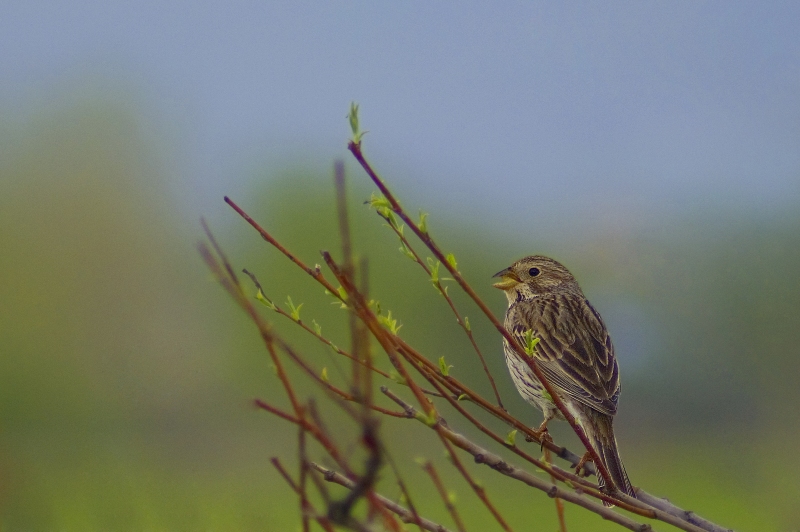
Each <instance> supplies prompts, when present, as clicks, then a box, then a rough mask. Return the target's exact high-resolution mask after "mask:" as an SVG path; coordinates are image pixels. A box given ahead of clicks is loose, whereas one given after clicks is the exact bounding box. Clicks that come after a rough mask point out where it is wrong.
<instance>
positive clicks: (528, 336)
mask: <svg viewBox="0 0 800 532" xmlns="http://www.w3.org/2000/svg"><path fill="white" fill-rule="evenodd" d="M523 338H524V340H525V345H524V346H523V347H524V348H525V354H527V355H528V356H529V357H533V356H535V355H536V344H538V343H539V338H537V337H535V336H534V335H533V331H532V330H530V329H528V330H527V331H525V334H524V336H523Z"/></svg>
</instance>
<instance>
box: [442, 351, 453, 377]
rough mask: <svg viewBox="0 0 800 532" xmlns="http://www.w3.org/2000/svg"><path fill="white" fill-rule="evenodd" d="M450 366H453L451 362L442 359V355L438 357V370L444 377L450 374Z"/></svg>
mask: <svg viewBox="0 0 800 532" xmlns="http://www.w3.org/2000/svg"><path fill="white" fill-rule="evenodd" d="M452 367H453V365H452V364H450V365H448V364H447V363H446V362H445V361H444V357H443V356H441V357H439V371H441V372H442V376H444V377H447V376H449V375H450V368H452Z"/></svg>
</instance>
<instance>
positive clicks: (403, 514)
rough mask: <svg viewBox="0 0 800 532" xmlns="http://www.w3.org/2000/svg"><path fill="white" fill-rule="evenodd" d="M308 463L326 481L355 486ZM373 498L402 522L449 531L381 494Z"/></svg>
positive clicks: (335, 473) (329, 470)
mask: <svg viewBox="0 0 800 532" xmlns="http://www.w3.org/2000/svg"><path fill="white" fill-rule="evenodd" d="M309 465H310V466H311V467H312V468H314V469H316V470H317V471H319V472H320V473H322V475H323V476H324V478H325V480H327V481H328V482H333V483H336V484H339V485H340V486H344V487H345V488H347V489H353V488H354V487H355V482H353V481H352V480H350V479H349V478H347V477H345V476H344V475H342V474H340V473H337V472H336V471H333V470H331V469H327V468H324V467H322V466H321V465H319V464H316V463H314V462H311V463H310V464H309ZM375 498H376V499H377V500H378V501H379V502H380V503H381V504H382V505H383V506H384V507H385V508H387V509H388V510H391V511H392V512H394V513H396V514H397V515H398V516H399V517H400V520H401V521H403V522H404V523H415V524H419V526H420V527H422V528H423V529H424V530H428V531H430V532H451V531H450V530H449V529H447V528H445V527H444V526H443V525H439V524H437V523H434V522H433V521H431V520H429V519H425V518H424V517H419V518H418V519H417V518H415V517H414V515H413V514H412V513H411V512H410V511H409V510H407V509H406V508H403V507H402V506H400V505H399V504H397V503H395V502H394V501H392V500H391V499H388V498H386V497H384V496H383V495H380V494H377V493H376V494H375Z"/></svg>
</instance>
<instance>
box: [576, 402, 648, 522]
mask: <svg viewBox="0 0 800 532" xmlns="http://www.w3.org/2000/svg"><path fill="white" fill-rule="evenodd" d="M592 414H593V415H591V417H592V421H593V422H594V423H593V425H594V427H593V430H591V431H589V432H590V434H587V435H588V436H589V438H590V440H591V442H592V445H593V446H594V449H595V451H597V454H598V455H599V456H600V459H601V460H603V464H604V465H605V466H606V469H608V473H609V474H610V475H611V480H613V481H614V487H616V488H617V489H618V490H620V491H622V492H624V493H627V494H628V495H630V496H631V497H636V493H635V492H634V491H633V486H631V481H630V480H629V479H628V473H626V472H625V466H624V465H622V459H621V458H620V457H619V449H618V448H617V439H616V438H615V437H614V427H613V426H612V424H611V419H612V418H611V416H608V415H606V414H602V413H600V412H597V411H595V412H592ZM597 476H598V479H599V480H598V483H599V485H600V489H601V490H603V491H605V489H604V488H605V487H606V482H605V479H604V478H603V477H602V475H600V474H598V475H597ZM606 506H609V505H608V504H606Z"/></svg>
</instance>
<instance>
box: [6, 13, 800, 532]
mask: <svg viewBox="0 0 800 532" xmlns="http://www.w3.org/2000/svg"><path fill="white" fill-rule="evenodd" d="M798 20H800V8H799V7H798V4H796V3H792V2H737V3H735V4H730V3H707V2H702V3H697V2H688V1H686V2H670V3H665V4H652V3H646V4H643V3H637V2H615V3H608V4H606V3H603V4H598V3H568V4H567V3H565V4H555V3H539V2H536V3H533V2H508V3H492V4H491V5H489V4H482V5H481V4H478V3H458V4H456V3H450V4H446V3H437V4H433V5H432V4H426V3H421V2H404V3H391V4H390V3H375V2H333V3H327V4H324V5H320V4H317V3H313V2H293V3H277V2H226V3H216V4H213V3H203V2H179V1H176V2H137V3H122V2H117V3H103V2H88V1H78V2H74V1H73V2H36V1H32V2H18V3H10V2H9V3H4V4H3V5H2V7H0V71H2V73H3V74H2V76H1V77H0V529H3V530H9V531H12V530H65V531H69V530H199V529H203V530H270V531H284V530H297V529H298V526H299V518H298V514H297V510H296V506H295V503H294V502H293V498H292V497H291V496H290V495H289V493H288V490H287V489H286V487H285V486H284V485H283V484H282V483H281V481H280V480H279V479H278V477H277V475H276V474H275V473H274V471H273V470H272V469H271V467H270V466H269V463H268V458H269V457H270V456H273V455H277V456H281V457H283V458H284V459H285V460H286V461H287V463H290V464H291V463H292V460H293V457H294V451H293V450H292V449H293V445H294V443H295V435H294V430H293V429H290V428H289V427H287V426H285V425H283V424H281V423H279V422H277V421H275V420H274V419H270V418H269V417H268V416H266V415H264V414H262V413H261V412H256V411H254V410H253V409H252V408H251V407H250V406H249V401H250V399H251V398H252V397H255V396H261V397H265V398H268V399H270V400H273V401H275V402H277V403H280V401H281V398H280V393H279V390H278V383H277V381H276V379H275V377H274V375H273V373H272V372H271V371H270V367H269V363H268V361H267V357H266V354H265V353H264V351H263V349H262V348H261V346H260V345H259V343H258V339H257V337H256V335H255V334H254V330H253V329H252V327H251V326H249V324H248V323H247V322H246V320H245V317H244V316H243V315H241V313H240V312H238V311H237V310H236V309H235V308H234V305H233V304H232V302H231V301H229V300H228V299H227V297H226V296H225V295H224V293H223V292H222V290H221V289H220V288H219V287H218V286H216V285H215V283H214V282H213V280H212V279H211V277H210V275H209V274H208V273H207V272H206V271H205V269H204V267H203V265H202V263H201V261H200V259H199V257H198V255H197V253H196V250H195V245H196V243H197V241H198V240H199V239H200V238H201V230H200V227H199V218H200V216H201V215H204V216H205V217H206V218H207V219H208V221H209V223H210V225H211V226H212V227H213V228H214V230H215V231H216V232H217V235H218V237H219V239H220V240H221V242H222V243H223V245H224V246H225V248H226V249H227V250H228V251H229V253H230V256H231V257H232V259H233V260H234V262H235V264H236V265H237V266H246V267H248V268H250V269H252V270H253V271H255V272H256V273H257V274H258V275H259V277H260V278H261V280H262V282H263V284H264V285H265V288H266V289H267V291H268V292H269V293H270V295H271V296H273V297H274V299H276V300H277V301H283V300H284V299H285V298H286V296H287V295H291V296H292V298H293V300H294V301H295V302H296V303H297V302H303V303H304V307H303V317H304V318H306V319H311V318H312V317H313V318H315V319H317V320H318V321H319V322H320V323H321V324H322V326H323V330H324V331H326V332H328V333H329V334H330V335H331V336H332V337H333V338H334V339H335V340H336V341H338V342H340V343H341V344H342V345H344V344H345V343H346V341H347V340H346V335H344V334H342V333H341V331H340V326H341V324H342V323H343V321H342V320H343V316H342V313H341V311H338V310H336V309H334V308H333V307H331V306H330V305H329V301H328V300H327V299H326V297H325V296H324V295H323V294H322V293H321V292H320V291H319V290H318V289H317V288H316V287H313V286H310V285H308V283H307V282H305V281H304V279H303V277H302V275H301V274H299V273H298V272H295V271H293V270H291V268H290V267H289V265H288V264H287V263H286V262H285V261H282V260H281V259H280V257H278V256H277V255H276V254H275V253H274V252H272V251H271V250H269V249H266V248H265V244H264V243H263V242H262V241H261V240H260V239H259V238H258V237H257V235H255V234H254V232H253V231H252V230H249V229H248V227H246V226H245V224H244V223H243V222H242V221H241V220H240V219H238V218H237V216H235V214H234V213H233V212H232V211H230V210H229V209H227V208H226V207H225V205H224V204H223V203H222V196H223V195H224V194H228V195H230V196H232V197H233V198H234V199H236V200H237V201H239V203H241V204H242V205H243V206H244V207H245V208H246V209H248V210H249V211H251V212H252V213H253V214H254V215H256V216H257V217H258V218H259V219H260V220H262V221H263V222H264V223H265V225H266V226H268V227H269V228H271V229H272V230H273V232H274V233H275V234H276V235H277V236H278V237H279V238H282V239H283V240H284V241H285V242H286V243H287V245H289V246H290V247H292V248H293V249H295V250H297V251H298V253H299V254H300V255H301V256H303V257H304V258H305V259H306V260H308V261H309V262H311V263H314V262H317V261H319V259H318V258H317V257H318V255H317V252H318V250H320V249H323V248H326V249H332V250H334V251H335V250H337V249H338V239H337V235H336V232H335V231H334V229H333V227H334V224H333V223H332V221H333V218H332V214H333V200H332V192H333V185H332V179H331V173H332V172H331V167H332V162H333V161H334V159H336V158H343V159H345V161H346V166H347V168H348V174H349V177H350V186H349V192H350V197H351V202H352V205H353V206H354V207H353V209H354V210H353V219H354V224H355V226H356V227H355V234H356V245H357V251H358V252H359V253H360V254H363V255H366V256H368V257H369V260H370V264H371V272H372V275H371V287H372V290H373V293H374V294H375V295H376V297H378V298H379V299H380V300H381V302H382V304H383V306H384V308H389V309H391V310H392V311H393V313H394V314H395V315H397V316H398V317H399V318H400V320H401V321H402V322H403V324H404V327H403V330H402V334H403V335H404V336H405V337H406V338H408V339H409V340H410V341H413V342H414V343H415V344H417V345H419V346H421V347H422V348H424V349H425V350H426V352H428V353H429V354H430V356H431V357H438V356H440V355H441V354H445V355H446V356H447V359H448V362H450V363H452V364H453V365H454V368H453V371H454V372H455V373H456V374H458V376H459V377H462V378H464V379H466V380H467V381H469V382H471V383H473V384H474V385H475V386H476V387H477V388H479V389H481V390H484V391H488V388H487V387H486V386H485V382H484V378H483V377H482V375H481V373H480V372H479V371H478V368H477V365H476V361H475V359H474V355H472V354H471V353H470V351H469V348H468V344H467V343H466V341H465V339H464V338H463V337H462V336H460V335H459V331H458V330H457V329H456V328H455V326H454V323H453V320H452V318H451V317H450V315H448V313H447V310H446V307H445V306H444V303H443V302H442V301H441V300H440V298H438V296H437V294H436V293H435V292H434V291H433V290H432V289H431V287H430V284H429V283H428V282H427V281H426V280H425V278H424V277H422V276H421V275H420V274H419V273H418V272H417V271H416V270H415V269H414V265H413V264H411V263H410V262H409V261H407V260H406V259H405V258H403V257H402V255H400V254H399V253H398V252H397V244H396V242H395V241H394V240H393V238H392V237H391V235H390V234H389V233H388V231H387V230H386V229H385V228H383V227H381V223H379V220H378V219H377V218H376V217H375V216H374V214H370V213H369V212H368V211H367V210H366V208H365V207H362V205H361V202H363V200H364V199H366V198H367V197H369V194H370V190H371V189H370V186H369V184H368V183H367V181H366V177H365V176H364V175H363V174H362V173H361V172H360V170H359V169H358V168H357V167H356V166H355V165H354V164H352V162H351V161H350V160H349V159H348V158H347V155H348V154H347V152H346V149H345V144H346V140H347V137H348V135H349V131H348V126H347V121H346V119H345V115H346V113H347V108H348V105H349V102H350V101H351V100H356V101H358V102H359V103H360V104H361V109H362V113H361V114H362V124H363V126H364V128H366V129H368V130H370V133H369V134H368V135H367V136H366V137H365V150H366V152H367V154H368V156H369V157H370V158H371V160H372V161H373V162H374V163H375V165H376V166H377V167H378V168H379V170H380V171H382V173H383V175H384V176H385V177H386V178H387V179H389V181H390V182H391V184H392V185H393V186H394V189H395V191H396V192H397V193H398V194H399V195H400V196H401V197H402V198H403V199H404V202H405V204H406V206H407V207H408V208H409V209H410V210H411V211H412V212H416V210H417V209H423V210H425V211H427V212H430V213H431V217H430V225H431V229H432V231H434V234H436V235H438V236H439V240H440V242H441V243H442V245H443V246H444V247H445V248H446V249H448V250H450V251H454V252H455V254H456V256H457V257H458V259H459V266H460V269H461V270H462V272H463V273H464V274H465V275H466V276H467V278H468V279H469V280H470V281H471V282H473V284H474V285H475V286H476V287H478V288H479V289H480V292H481V294H482V295H485V296H486V298H487V300H489V301H491V303H492V305H493V308H495V309H496V311H497V313H498V314H500V313H502V311H503V308H504V306H505V302H504V298H503V297H502V296H501V295H500V294H498V293H495V292H494V291H493V290H492V289H491V288H490V287H489V277H490V276H491V274H493V273H494V272H496V271H498V270H500V269H502V268H504V267H505V266H507V265H508V264H510V263H511V262H512V261H513V260H515V259H516V258H519V257H520V256H522V255H524V254H528V253H530V252H539V253H545V254H549V255H551V256H554V257H557V258H559V259H560V260H561V261H562V262H564V263H565V264H567V265H568V266H569V267H570V268H571V269H572V270H573V272H574V273H575V274H576V275H577V276H578V278H579V280H580V281H581V282H582V285H583V287H584V289H585V291H586V293H587V294H588V296H589V298H590V299H591V300H592V301H593V303H594V304H595V306H596V307H597V308H598V309H599V310H600V312H601V313H602V314H603V316H604V317H605V319H606V321H607V324H608V326H609V328H610V330H611V332H612V335H613V338H614V340H615V343H616V347H617V351H618V356H619V359H620V362H621V366H622V375H623V383H624V385H623V394H622V398H621V405H620V413H619V415H618V417H617V423H616V424H617V426H618V429H617V430H618V437H619V439H620V444H621V447H622V453H623V456H624V458H625V461H626V465H627V469H628V471H629V472H630V474H631V478H632V479H633V482H634V483H635V484H638V485H641V486H643V487H645V488H646V489H647V490H648V491H650V492H651V493H656V494H661V495H665V496H668V497H669V498H670V499H671V500H673V501H675V502H676V503H678V504H680V505H684V506H688V507H689V508H690V509H692V510H695V511H697V512H698V513H700V514H701V515H704V516H707V517H709V518H711V519H714V520H717V521H719V522H720V523H722V524H724V525H726V526H729V527H733V528H735V529H736V530H759V531H760V530H798V529H800V509H798V506H797V501H798V500H800V481H798V479H799V478H800V465H798V461H797V460H796V450H797V441H798V438H799V437H800V422H799V421H798V416H797V407H798V405H800V387H798V386H797V378H798V375H800V356H798V354H800V347H798V346H800V323H798V321H799V320H800V125H799V124H800V37H798V35H799V34H798V32H797V21H798ZM464 308H465V313H466V314H467V315H469V316H471V317H473V323H474V326H475V329H476V332H477V333H478V335H479V337H480V341H481V344H482V346H484V350H485V352H486V353H487V355H488V357H489V359H490V364H491V366H492V369H493V370H494V373H495V375H496V377H497V379H498V381H499V383H500V385H501V393H502V394H503V396H504V398H505V400H506V403H507V404H508V405H510V408H511V409H512V411H513V412H514V413H516V414H517V415H519V416H521V417H522V418H523V419H526V420H529V422H530V423H531V424H537V423H538V422H539V421H540V415H539V414H538V412H533V411H532V410H531V409H528V408H527V407H526V406H525V405H524V404H523V403H522V401H521V400H520V399H519V398H518V397H517V396H516V393H515V392H514V390H513V387H512V385H511V382H510V379H508V378H507V375H506V373H505V369H504V367H503V362H502V357H501V354H500V353H501V351H500V348H499V339H498V338H497V337H496V334H493V333H492V332H491V330H490V329H489V328H487V327H486V324H484V323H479V321H480V320H479V319H478V314H477V312H476V311H475V309H474V308H471V307H469V305H467V304H466V303H465V305H464ZM287 325H288V324H282V329H281V330H285V333H286V335H287V337H289V338H290V339H292V341H294V342H297V343H298V344H299V345H300V346H302V347H303V349H305V350H306V352H307V353H308V354H309V357H310V358H311V359H312V360H314V361H315V363H316V364H318V366H319V367H322V366H330V367H329V371H330V374H331V378H332V379H336V378H338V373H336V370H335V365H334V364H333V362H332V361H331V360H330V359H329V358H328V355H327V354H326V352H325V350H324V349H322V348H320V347H319V346H315V345H314V344H311V343H308V341H307V339H303V338H302V337H300V336H298V335H297V332H296V331H293V330H292V329H291V328H289V327H287ZM312 391H313V389H312V388H310V387H309V388H305V389H304V391H303V393H304V394H311V393H312ZM402 423H403V422H402V421H397V422H394V423H386V425H385V426H384V429H385V430H386V431H387V434H390V435H392V438H393V441H396V442H398V443H399V444H400V445H399V447H401V448H404V449H405V450H404V451H402V452H400V451H398V456H397V459H398V460H399V461H400V462H401V463H406V464H407V465H406V467H407V469H409V472H408V476H409V480H410V481H411V482H412V484H413V485H414V486H415V488H414V490H415V493H417V494H418V495H417V497H418V499H419V500H420V501H428V500H432V499H433V498H432V497H431V494H432V491H431V486H430V485H429V484H427V483H426V481H425V480H424V478H423V477H422V475H421V473H419V471H418V468H417V466H415V465H413V461H412V459H413V458H414V457H418V456H423V457H427V458H431V459H435V460H437V461H438V462H439V463H440V469H441V471H442V472H443V473H444V474H445V477H446V479H447V482H448V484H449V485H450V486H451V487H452V488H453V489H454V490H455V492H456V493H457V496H458V501H459V507H460V508H461V510H462V512H463V513H464V514H465V515H466V516H467V517H468V518H469V519H470V520H472V522H473V525H472V526H471V527H470V530H494V529H495V528H496V525H495V524H494V523H493V521H492V520H491V518H490V517H489V515H488V514H487V512H486V511H485V510H483V509H482V508H481V507H480V505H479V504H477V503H476V500H475V499H474V496H473V495H472V494H471V493H470V492H469V491H468V489H467V488H466V487H465V486H464V485H463V484H461V483H459V481H458V478H457V477H456V475H454V474H453V471H452V469H450V468H449V466H448V465H447V463H446V462H445V461H444V460H443V459H442V457H441V455H440V451H439V450H438V449H437V448H436V447H435V445H434V444H433V440H426V439H425V438H426V437H428V436H429V435H425V434H424V433H421V432H420V431H419V430H416V431H415V430H411V429H409V427H408V426H406V425H402ZM557 436H558V438H560V439H561V440H563V441H568V442H570V443H571V445H572V447H573V448H577V447H576V446H577V444H576V443H575V442H574V441H573V440H570V434H568V431H567V430H565V429H564V427H561V428H559V429H557ZM428 443H431V445H428ZM408 464H410V465H408ZM474 471H475V474H476V475H477V476H478V477H479V478H481V479H482V480H483V482H484V483H485V484H486V485H487V489H488V490H489V494H490V496H493V497H494V499H495V500H497V501H498V504H499V505H500V507H501V509H502V510H503V511H504V512H505V513H506V514H507V515H508V516H509V520H510V522H511V524H512V525H513V526H515V528H516V529H517V530H553V529H555V528H556V524H555V512H554V511H553V509H552V501H550V500H549V499H547V498H546V497H542V496H539V495H537V494H536V493H531V492H530V491H529V490H523V489H520V487H519V486H517V485H515V484H514V483H513V482H512V481H506V480H503V479H497V478H494V477H495V476H496V475H492V474H490V473H489V472H487V471H482V470H481V469H480V468H478V467H477V466H475V468H474ZM385 489H386V491H387V494H388V495H390V496H397V491H396V489H393V488H392V487H391V486H390V485H386V487H385ZM420 504H421V506H422V507H423V509H425V510H426V513H428V514H429V515H430V516H431V517H433V518H436V519H439V520H441V521H443V522H444V523H449V521H448V519H447V516H446V515H444V513H443V511H442V510H441V509H440V508H437V507H436V506H435V505H433V504H428V506H426V504H425V502H420ZM567 519H568V523H569V524H570V530H612V529H613V527H611V526H610V525H608V524H607V523H604V522H601V521H600V520H599V519H598V518H597V517H596V516H593V515H589V514H586V513H585V512H582V511H581V510H579V509H574V508H568V510H567Z"/></svg>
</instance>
